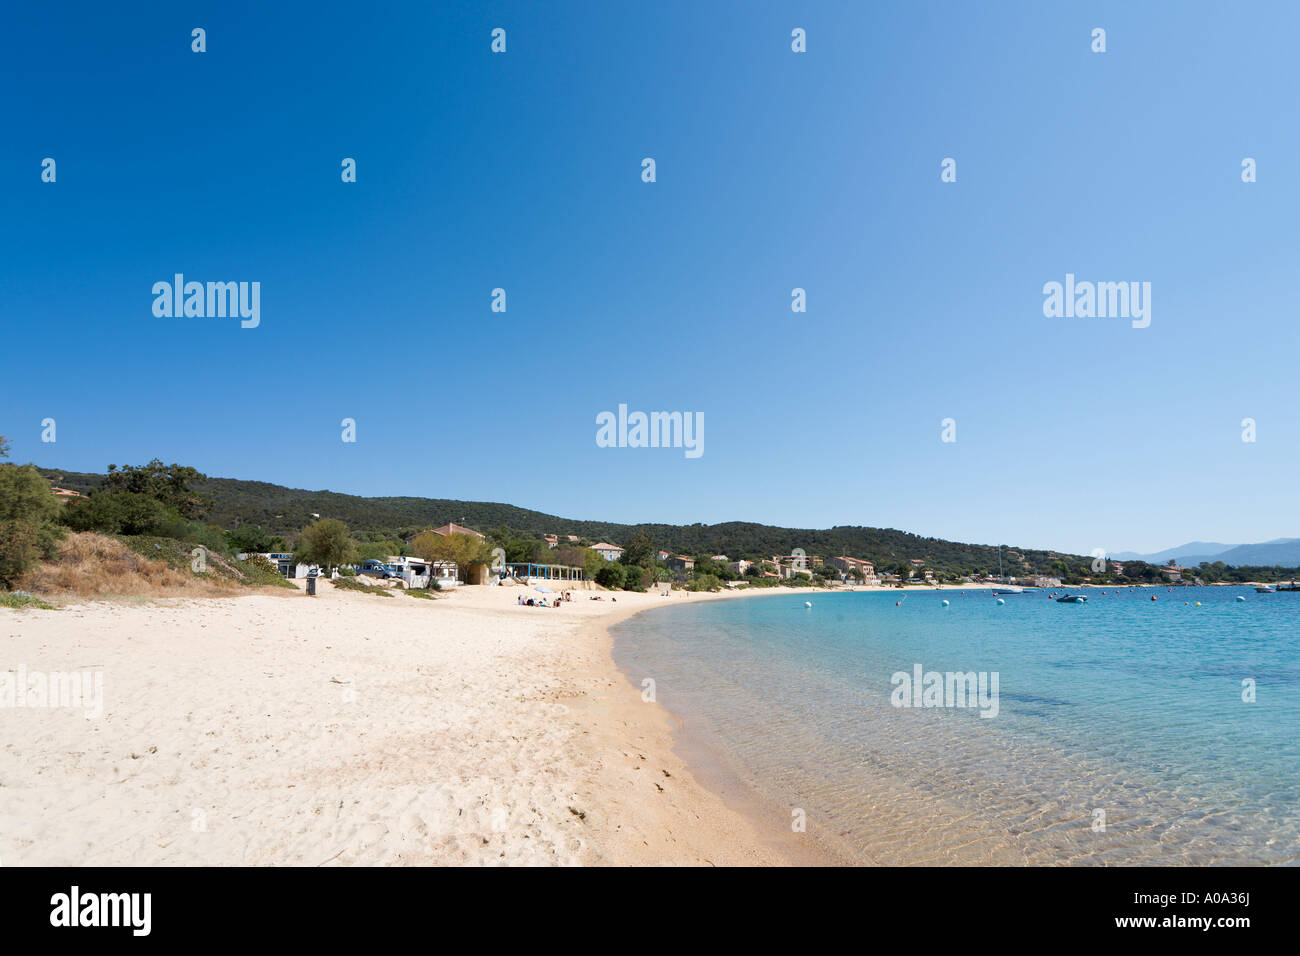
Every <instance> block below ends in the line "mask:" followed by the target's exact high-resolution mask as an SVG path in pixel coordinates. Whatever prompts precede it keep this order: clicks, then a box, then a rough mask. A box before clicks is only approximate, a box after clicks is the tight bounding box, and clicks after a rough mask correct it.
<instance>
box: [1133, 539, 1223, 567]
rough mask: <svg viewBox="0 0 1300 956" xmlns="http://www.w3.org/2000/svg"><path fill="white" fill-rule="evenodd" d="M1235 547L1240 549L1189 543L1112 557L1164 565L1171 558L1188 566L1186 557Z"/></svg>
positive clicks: (1209, 553) (1209, 542) (1216, 552)
mask: <svg viewBox="0 0 1300 956" xmlns="http://www.w3.org/2000/svg"><path fill="white" fill-rule="evenodd" d="M1235 547H1238V545H1235V544H1219V543H1218V542H1216V541H1189V542H1188V543H1187V544H1183V545H1179V546H1178V547H1176V548H1166V549H1165V550H1163V551H1154V552H1152V553H1151V554H1138V553H1136V552H1134V551H1120V552H1117V553H1115V554H1112V555H1110V557H1111V559H1112V560H1115V561H1146V562H1147V563H1148V564H1164V563H1166V562H1167V561H1168V560H1169V559H1170V558H1174V559H1176V560H1177V561H1178V562H1179V563H1180V564H1186V563H1187V562H1186V561H1185V560H1184V556H1186V555H1211V554H1222V553H1223V552H1224V551H1227V550H1229V549H1230V548H1235ZM1203 560H1204V559H1203Z"/></svg>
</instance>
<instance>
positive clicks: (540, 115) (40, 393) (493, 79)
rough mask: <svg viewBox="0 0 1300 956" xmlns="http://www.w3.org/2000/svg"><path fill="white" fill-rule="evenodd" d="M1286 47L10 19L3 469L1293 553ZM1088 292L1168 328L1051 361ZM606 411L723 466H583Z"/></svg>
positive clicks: (304, 16)
mask: <svg viewBox="0 0 1300 956" xmlns="http://www.w3.org/2000/svg"><path fill="white" fill-rule="evenodd" d="M196 27H198V28H202V29H203V30H205V31H206V36H205V39H206V50H205V52H201V53H198V52H194V51H193V50H192V48H191V47H192V43H193V42H194V41H193V39H192V33H191V31H192V30H193V29H194V28H196ZM496 28H501V29H503V30H505V37H506V50H505V52H504V53H494V52H493V51H492V49H491V45H492V31H493V30H494V29H496ZM796 28H799V29H802V30H804V31H805V35H806V51H805V52H795V51H794V50H792V43H793V42H794V41H793V40H792V31H793V30H795V29H796ZM1096 28H1101V29H1104V30H1105V31H1106V33H1105V43H1106V49H1105V52H1104V53H1101V52H1093V49H1092V47H1093V45H1094V39H1093V31H1094V29H1096ZM1297 32H1300V7H1297V6H1296V5H1294V4H1289V3H1269V4H1258V3H1237V4H1231V5H1216V4H1208V3H1207V4H1199V3H1140V4H1131V3H1064V4H1058V3H1053V4H1040V3H1029V2H1025V3H1011V2H991V3H988V4H967V3H958V2H941V3H915V2H909V3H903V2H898V3H870V4H867V3H806V2H801V3H797V4H796V3H789V4H785V3H775V2H773V3H763V4H753V3H741V2H734V3H732V2H725V3H724V2H709V3H699V2H662V3H655V4H633V3H622V2H610V3H596V2H591V3H575V2H556V3H547V4H538V3H533V2H521V3H485V4H461V3H457V4H452V3H430V2H420V3H384V4H357V5H354V4H347V5H341V4H339V5H334V4H331V3H328V2H324V3H313V4H310V5H305V4H304V5H296V4H265V3H220V4H217V3H203V4H187V3H174V2H167V3H161V2H160V3H135V4H129V5H125V6H122V5H117V6H113V5H108V6H106V5H103V4H89V3H85V4H78V3H70V4H50V5H26V8H24V9H19V8H18V5H16V4H7V5H5V7H4V9H3V11H2V12H0V115H3V116H4V118H5V123H4V128H5V135H4V137H3V142H2V143H0V183H3V185H2V186H0V223H3V228H0V321H2V322H3V328H2V332H3V334H2V336H0V339H2V341H3V362H2V365H0V367H2V368H3V379H4V383H3V388H0V434H4V435H6V436H8V437H9V439H10V440H11V442H12V452H11V456H12V459H13V460H16V461H22V462H25V461H34V462H36V463H37V464H40V465H43V466H48V467H58V468H64V469H69V470H75V471H103V470H104V468H105V467H106V466H107V465H108V464H109V463H116V464H125V463H132V464H137V463H142V462H145V461H147V460H149V459H151V458H154V457H157V458H161V459H163V460H165V461H177V462H181V463H184V464H189V465H193V466H195V467H197V468H198V469H200V470H201V471H203V472H205V473H207V474H209V475H212V476H221V477H234V478H246V479H256V480H262V481H270V482H275V483H279V484H284V485H289V486H292V487H299V488H308V489H330V490H334V491H341V492H347V493H352V494H360V495H417V496H429V497H439V498H459V499H467V500H486V501H502V502H509V503H511V504H515V505H519V506H522V507H527V508H534V509H537V510H540V511H544V512H547V513H550V514H556V515H560V516H564V517H570V518H581V519H592V520H607V521H619V522H642V521H646V522H668V523H676V524H689V523H694V522H703V523H706V524H711V523H715V522H721V521H731V520H743V521H757V522H762V523H766V524H775V525H783V526H790V527H830V526H834V525H856V524H861V525H868V526H874V527H892V528H899V529H903V530H906V531H911V532H915V533H918V534H922V535H928V536H935V537H942V538H948V539H955V540H962V541H975V542H983V543H1007V544H1011V545H1021V546H1026V547H1042V548H1052V549H1058V550H1065V551H1072V552H1075V553H1089V552H1091V551H1092V550H1093V549H1094V548H1099V547H1100V548H1103V549H1105V550H1106V551H1107V552H1116V551H1124V550H1133V551H1153V550H1156V549H1159V548H1164V547H1169V546H1173V545H1177V544H1180V543H1182V542H1184V541H1188V540H1192V539H1204V540H1213V541H1225V542H1232V543H1237V542H1247V541H1261V540H1267V539H1272V538H1277V537H1290V536H1300V515H1298V514H1297V510H1298V509H1300V503H1298V502H1300V499H1298V498H1297V495H1296V493H1295V488H1294V487H1293V484H1294V477H1295V475H1296V474H1297V465H1298V464H1300V423H1297V421H1296V416H1295V407H1296V402H1295V398H1296V394H1297V389H1296V385H1295V374H1294V364H1295V357H1296V346H1297V342H1296V338H1297V333H1296V316H1295V311H1296V296H1295V294H1294V291H1293V289H1294V285H1295V279H1294V276H1295V263H1296V259H1297V251H1298V247H1300V238H1298V236H1300V231H1298V230H1297V228H1296V223H1297V210H1298V209H1300V187H1298V186H1297V183H1300V123H1297V122H1296V94H1295V91H1296V89H1297V85H1298V84H1297V80H1298V79H1300V60H1298V59H1297V58H1296V57H1295V56H1294V51H1293V49H1292V47H1293V43H1294V37H1295V36H1296V35H1297ZM647 157H649V158H653V159H654V161H655V181H654V182H645V181H643V165H642V161H643V160H644V159H645V158H647ZM1248 157H1249V158H1252V159H1254V160H1255V163H1256V177H1257V180H1256V181H1255V182H1250V183H1247V182H1243V181H1242V162H1243V160H1244V159H1245V158H1248ZM46 158H51V159H53V160H55V181H54V182H45V181H43V180H42V177H43V160H44V159H46ZM345 158H352V159H354V160H355V162H356V181H355V182H344V181H343V177H342V172H341V170H342V162H343V160H344V159H345ZM948 158H951V159H953V160H955V163H956V167H955V168H956V181H955V182H944V181H943V179H942V178H941V173H942V172H943V169H942V165H941V164H942V163H943V161H944V160H945V159H948ZM176 273H182V274H184V276H185V277H186V280H187V281H191V280H193V281H200V282H208V281H214V282H215V281H219V282H228V281H248V282H258V283H260V285H259V289H260V316H259V319H260V321H259V324H258V325H257V327H256V328H242V327H241V323H240V321H239V320H238V319H232V318H229V317H226V318H215V317H195V316H188V317H187V316H181V317H176V316H170V317H159V316H156V315H155V314H154V308H155V295H154V293H153V291H152V290H153V287H154V284H155V283H156V282H159V281H171V279H172V277H173V275H175V274H176ZM1067 273H1070V274H1074V275H1075V276H1076V277H1077V280H1078V281H1085V280H1087V281H1094V282H1112V281H1114V282H1138V283H1147V282H1149V283H1150V290H1151V291H1150V320H1151V321H1150V325H1149V326H1148V327H1145V328H1135V327H1133V324H1132V322H1131V321H1130V320H1129V319H1127V318H1115V317H1106V318H1101V317H1086V318H1081V317H1074V318H1065V317H1057V316H1052V317H1049V316H1046V315H1045V314H1044V298H1045V296H1044V292H1043V289H1044V285H1045V284H1046V283H1049V282H1053V281H1055V282H1061V283H1064V281H1065V276H1066V274H1067ZM497 288H500V289H504V290H505V303H506V310H505V311H504V312H494V311H493V310H492V303H493V291H492V290H493V289H497ZM796 288H799V289H803V290H805V295H806V311H805V312H802V313H797V312H794V311H792V301H793V299H792V290H794V289H796ZM620 404H624V405H626V406H627V407H628V409H629V410H631V411H638V410H640V411H645V412H650V411H680V412H683V413H686V414H689V415H691V416H702V417H703V421H704V424H705V428H704V443H703V446H702V450H703V453H702V454H701V455H699V457H695V458H690V457H687V455H686V454H685V453H684V449H682V448H638V447H602V446H601V445H599V444H598V443H597V440H596V439H597V425H596V419H597V416H598V415H599V414H600V413H601V412H605V411H612V412H616V411H617V409H618V407H619V405H620ZM1247 418H1249V419H1253V420H1254V422H1255V425H1254V428H1255V434H1254V438H1255V440H1254V441H1243V431H1244V429H1243V424H1242V422H1243V420H1244V419H1247ZM46 419H53V420H54V422H55V431H54V434H53V435H52V436H51V435H49V430H48V427H46V426H43V424H42V423H43V421H44V420H46ZM344 419H352V420H353V421H354V422H355V429H354V432H353V437H355V441H344V440H343V439H344V437H345V436H344V427H343V425H342V422H343V420H344ZM945 419H951V420H952V421H953V422H954V423H955V425H953V426H949V428H948V429H947V431H948V435H947V437H949V438H952V437H955V441H944V440H943V439H944V437H945V435H944V430H945V429H944V424H943V423H944V420H945ZM43 434H44V435H45V437H47V438H48V437H53V438H54V441H53V442H48V441H43V440H42V436H43Z"/></svg>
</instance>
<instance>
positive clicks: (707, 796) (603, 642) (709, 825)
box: [584, 588, 886, 866]
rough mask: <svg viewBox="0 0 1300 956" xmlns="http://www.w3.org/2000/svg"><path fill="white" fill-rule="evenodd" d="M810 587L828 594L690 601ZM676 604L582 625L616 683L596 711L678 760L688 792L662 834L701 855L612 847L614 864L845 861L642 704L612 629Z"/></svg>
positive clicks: (658, 707) (678, 726)
mask: <svg viewBox="0 0 1300 956" xmlns="http://www.w3.org/2000/svg"><path fill="white" fill-rule="evenodd" d="M859 590H869V589H867V588H860V589H859ZM870 590H886V589H884V588H875V589H870ZM812 592H817V593H821V594H825V593H827V591H826V590H825V589H821V588H770V589H769V588H765V589H761V590H758V589H756V590H753V591H731V592H727V591H723V592H720V593H717V594H700V595H693V596H692V598H691V599H690V603H701V599H703V600H708V601H717V600H736V599H740V598H745V597H758V596H762V595H769V596H772V595H784V596H786V597H803V596H805V595H807V594H809V593H812ZM805 599H806V598H805ZM670 601H671V599H670ZM673 606H680V605H674V604H672V603H664V604H652V605H649V606H642V607H635V608H633V607H629V608H628V609H626V610H625V611H622V610H621V611H620V613H618V614H617V615H613V616H611V617H607V618H601V619H598V620H593V621H592V622H590V623H589V624H588V625H587V627H586V628H584V630H585V631H586V632H587V633H588V634H589V635H590V637H591V639H593V640H595V641H596V643H597V644H598V646H599V648H600V654H601V658H602V662H601V663H602V664H603V666H604V667H606V668H608V671H607V674H608V676H609V677H610V678H611V684H612V686H613V687H614V688H615V690H614V693H613V695H612V699H610V700H608V701H606V702H602V708H603V709H600V710H598V716H599V717H600V718H602V719H603V721H604V722H605V723H607V724H610V725H615V724H617V725H621V726H624V727H627V728H628V729H629V730H632V731H634V732H635V733H636V734H637V739H638V740H645V741H648V743H647V744H646V749H647V750H648V751H650V752H654V753H657V754H658V755H659V756H658V759H659V760H660V762H667V761H675V762H676V764H677V768H676V769H675V770H674V771H673V772H674V774H675V776H677V777H678V778H679V784H680V785H681V786H682V788H683V790H684V793H680V794H679V795H678V798H677V800H675V801H673V802H671V803H670V804H669V808H668V812H667V813H665V814H663V816H662V817H661V818H660V822H661V825H662V829H663V831H664V833H665V834H671V833H672V830H673V829H674V828H676V829H678V830H683V829H684V830H686V837H685V838H686V841H687V845H688V846H691V847H692V851H691V852H692V853H693V854H695V855H697V856H698V857H699V858H698V859H697V860H694V861H691V860H680V859H679V860H656V859H653V854H651V858H646V854H645V853H644V852H643V851H642V850H641V849H640V848H638V847H635V846H630V845H625V846H622V847H620V848H619V849H618V850H616V851H615V852H616V853H617V854H618V858H616V859H612V860H610V862H611V863H612V864H613V865H617V866H621V865H641V864H646V863H677V864H685V865H694V864H700V865H737V864H740V865H770V866H836V865H846V864H848V863H849V861H848V860H846V859H844V858H842V857H840V856H839V855H837V854H836V853H835V852H834V851H833V850H831V849H830V848H829V847H826V846H825V845H823V844H822V843H820V842H819V841H817V840H816V838H814V837H811V836H809V835H808V834H806V833H804V834H796V833H794V832H793V831H791V830H788V829H786V830H782V829H780V828H777V827H774V826H770V825H766V824H765V823H764V821H770V815H769V813H768V811H769V810H770V808H769V807H767V806H766V805H765V804H764V803H763V801H762V799H761V798H760V797H759V795H758V794H757V793H755V792H754V791H753V789H752V788H751V787H750V786H749V784H748V783H746V782H745V781H744V780H742V779H741V778H740V777H739V775H737V774H735V773H734V772H733V771H732V770H731V769H730V768H729V767H728V766H727V765H726V764H725V761H724V760H723V759H722V755H721V754H720V753H718V752H716V751H715V749H714V748H713V747H712V746H711V745H710V744H709V743H708V742H707V741H705V740H703V739H702V738H700V737H693V736H691V735H689V734H688V733H687V732H686V730H685V725H684V723H683V722H682V718H681V716H680V715H678V714H675V713H673V712H672V711H671V710H669V709H668V708H667V707H664V706H663V705H662V704H658V703H657V702H656V703H654V704H650V705H647V704H646V703H645V702H643V701H642V699H641V693H640V689H639V685H638V683H637V681H636V679H635V677H634V675H631V674H628V673H627V672H625V671H624V670H623V669H622V668H621V667H619V666H618V663H617V661H616V660H615V658H614V643H615V638H614V635H613V629H614V628H615V627H617V626H618V625H619V624H622V623H624V622H626V621H627V620H629V619H630V618H633V617H636V616H638V615H641V614H646V613H649V612H651V611H654V610H660V609H667V608H669V607H673ZM705 814H708V816H705ZM674 842H676V839H675V838H674ZM714 857H719V859H714Z"/></svg>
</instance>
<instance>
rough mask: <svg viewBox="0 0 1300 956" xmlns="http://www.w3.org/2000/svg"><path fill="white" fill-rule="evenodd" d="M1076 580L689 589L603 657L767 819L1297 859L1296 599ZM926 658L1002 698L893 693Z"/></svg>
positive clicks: (1023, 849)
mask: <svg viewBox="0 0 1300 956" xmlns="http://www.w3.org/2000/svg"><path fill="white" fill-rule="evenodd" d="M1084 593H1086V594H1088V597H1089V600H1088V603H1087V604H1083V605H1071V604H1058V603H1056V602H1055V601H1053V600H1049V599H1048V597H1047V595H1046V593H1036V594H1035V593H1026V594H1023V595H1008V596H1006V597H1005V601H1006V603H1005V604H1003V605H999V604H997V603H996V598H995V597H994V596H993V595H991V594H989V593H988V592H984V591H968V592H965V593H962V592H960V591H944V592H938V591H910V592H908V593H907V597H906V599H905V600H903V603H902V605H901V606H898V605H897V604H896V602H897V601H899V600H901V599H902V595H901V594H895V593H886V592H858V593H839V594H832V593H828V594H824V595H820V594H816V595H813V596H812V597H811V598H808V597H806V596H805V595H795V594H788V593H787V594H774V595H762V596H755V597H745V598H741V599H738V600H732V601H719V602H709V603H699V604H689V603H685V602H683V604H681V605H675V606H668V607H665V608H663V609H656V610H653V611H649V612H646V613H645V614H641V615H638V616H636V617H634V618H632V619H630V620H628V621H626V622H624V623H623V624H621V625H619V626H618V627H617V628H616V629H615V631H614V636H615V659H616V661H617V663H618V664H619V666H620V667H621V668H622V669H623V670H624V672H625V673H626V674H627V675H628V677H629V679H630V680H632V682H633V683H635V684H637V685H640V684H641V681H642V680H643V679H644V678H647V677H649V678H653V679H654V681H655V684H656V693H657V700H658V703H659V704H660V705H662V706H664V707H667V708H668V709H669V710H670V711H671V712H672V713H673V714H675V715H677V716H678V717H679V718H680V719H681V721H682V724H683V728H684V731H683V732H684V735H685V738H686V740H687V742H688V743H690V744H691V745H693V746H696V747H702V748H705V749H706V750H707V752H708V753H709V754H710V755H711V756H712V758H713V760H715V761H716V762H717V764H718V769H719V770H722V771H725V772H726V773H727V774H728V775H729V776H734V777H736V778H739V779H740V780H741V781H743V782H744V784H745V785H747V787H748V788H750V789H751V790H752V792H753V793H754V795H755V796H756V798H757V800H758V803H759V806H760V807H762V808H763V809H762V810H761V811H760V814H759V816H760V818H761V819H760V823H763V824H767V823H770V826H771V827H772V828H773V831H774V832H775V831H776V830H783V831H785V832H788V831H789V830H790V826H791V821H792V819H793V818H794V817H793V816H792V814H793V813H794V812H795V811H802V813H803V814H805V815H806V819H807V831H808V834H809V835H810V836H812V837H814V838H815V839H817V840H818V841H820V842H822V843H824V844H826V845H827V846H829V847H831V848H832V849H834V850H835V851H837V852H838V853H839V854H841V855H843V856H845V857H847V858H848V859H850V860H855V861H861V862H867V861H875V862H881V863H903V864H906V863H946V862H951V863H1030V864H1048V863H1085V864H1154V863H1170V864H1180V863H1187V864H1227V863H1238V864H1291V865H1295V864H1297V863H1300V593H1294V594H1292V593H1285V594H1269V595H1257V594H1255V593H1254V590H1253V589H1251V588H1222V587H1218V588H1175V589H1173V590H1172V591H1171V590H1168V589H1164V588H1161V589H1158V590H1156V589H1132V590H1120V591H1115V590H1112V589H1107V591H1106V593H1105V594H1102V593H1101V592H1100V590H1088V591H1086V592H1084ZM1153 594H1154V595H1155V596H1156V597H1157V598H1158V600H1156V601H1152V600H1151V597H1152V595H1153ZM1237 595H1242V596H1244V597H1245V598H1246V600H1245V601H1244V602H1240V601H1237V600H1236V597H1237ZM805 600H811V601H812V603H813V607H812V608H806V607H804V601H805ZM944 600H948V601H949V602H950V606H948V607H944V606H943V605H942V601H944ZM1197 601H1200V602H1201V606H1200V607H1197V606H1196V602H1197ZM916 664H920V665H921V666H922V668H923V670H924V671H926V672H930V671H937V672H948V671H952V672H963V673H965V672H972V671H973V672H977V673H978V672H988V673H992V672H996V673H997V675H998V713H997V715H996V716H995V717H992V718H983V717H980V716H979V710H978V709H977V708H974V707H971V708H965V709H963V708H955V707H954V708H946V707H939V708H924V707H914V708H901V707H895V706H893V705H892V704H891V693H892V692H893V691H894V689H895V685H894V683H893V682H892V681H891V678H892V676H893V675H894V674H895V673H897V672H906V673H908V674H909V675H910V674H911V673H912V671H913V668H914V666H915V665H916ZM1245 679H1251V680H1253V681H1254V682H1255V687H1256V690H1255V693H1256V698H1257V699H1256V700H1255V702H1253V703H1247V702H1244V701H1243V699H1242V696H1243V692H1244V688H1243V684H1242V682H1243V680H1245ZM647 706H649V705H647ZM706 778H707V775H706Z"/></svg>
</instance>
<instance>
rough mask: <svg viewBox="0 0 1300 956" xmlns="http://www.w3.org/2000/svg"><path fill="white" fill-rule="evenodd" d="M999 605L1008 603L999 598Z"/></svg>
mask: <svg viewBox="0 0 1300 956" xmlns="http://www.w3.org/2000/svg"><path fill="white" fill-rule="evenodd" d="M998 603H999V604H1006V603H1007V602H1006V601H1004V600H1002V598H998Z"/></svg>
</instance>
